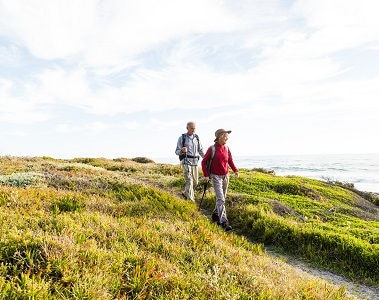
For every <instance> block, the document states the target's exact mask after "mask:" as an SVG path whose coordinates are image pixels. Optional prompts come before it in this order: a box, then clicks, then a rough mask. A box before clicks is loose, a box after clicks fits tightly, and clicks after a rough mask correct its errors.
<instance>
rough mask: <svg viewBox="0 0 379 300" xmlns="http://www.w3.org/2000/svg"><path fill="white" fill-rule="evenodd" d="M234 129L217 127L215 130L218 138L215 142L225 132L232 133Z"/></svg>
mask: <svg viewBox="0 0 379 300" xmlns="http://www.w3.org/2000/svg"><path fill="white" fill-rule="evenodd" d="M231 132H232V131H231V130H225V129H222V128H221V129H217V130H216V132H215V137H216V139H215V140H214V141H215V142H217V140H218V138H219V137H220V136H221V135H222V134H224V133H228V134H229V133H231Z"/></svg>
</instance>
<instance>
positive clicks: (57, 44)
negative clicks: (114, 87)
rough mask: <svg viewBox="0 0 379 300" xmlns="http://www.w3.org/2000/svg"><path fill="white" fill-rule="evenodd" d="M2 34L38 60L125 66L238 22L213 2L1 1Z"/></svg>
mask: <svg viewBox="0 0 379 300" xmlns="http://www.w3.org/2000/svg"><path fill="white" fill-rule="evenodd" d="M0 5H1V6H0V12H1V13H0V19H1V20H2V21H1V23H0V24H1V26H0V30H1V31H0V33H1V34H2V35H5V36H8V37H12V38H17V40H18V41H19V43H20V44H22V45H24V46H25V47H26V48H27V49H28V50H29V51H30V52H31V53H32V54H33V55H34V56H36V57H38V58H42V59H47V60H53V59H71V58H73V57H78V58H80V59H82V62H83V63H85V64H88V65H89V66H92V67H109V66H116V65H117V64H119V63H121V64H122V63H123V61H125V59H130V58H131V57H132V56H133V55H135V54H137V53H139V52H141V51H144V50H146V49H149V48H150V47H152V46H154V45H157V44H159V43H161V42H163V41H167V40H170V39H174V38H178V37H181V36H183V35H187V34H194V33H207V32H220V31H231V30H233V29H234V28H235V27H236V25H238V26H241V25H239V24H238V23H239V22H238V20H237V19H236V18H235V17H234V16H232V15H230V14H229V13H228V12H227V10H226V8H225V6H224V5H223V3H222V2H220V1H217V0H207V1H200V0H194V1H191V2H186V1H174V0H162V1H159V2H157V1H153V0H141V1H122V0H110V1H106V2H103V1H93V0H83V1H75V0H55V1H43V0H40V1H33V2H30V1H25V0H15V1H2V3H1V4H0Z"/></svg>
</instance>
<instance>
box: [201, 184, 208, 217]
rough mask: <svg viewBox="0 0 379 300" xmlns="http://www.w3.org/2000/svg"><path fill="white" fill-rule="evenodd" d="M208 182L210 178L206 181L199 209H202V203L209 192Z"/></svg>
mask: <svg viewBox="0 0 379 300" xmlns="http://www.w3.org/2000/svg"><path fill="white" fill-rule="evenodd" d="M208 183H209V180H208V181H206V182H204V191H203V196H201V200H200V203H199V210H200V209H201V204H202V203H203V200H204V196H205V193H206V192H207V188H208Z"/></svg>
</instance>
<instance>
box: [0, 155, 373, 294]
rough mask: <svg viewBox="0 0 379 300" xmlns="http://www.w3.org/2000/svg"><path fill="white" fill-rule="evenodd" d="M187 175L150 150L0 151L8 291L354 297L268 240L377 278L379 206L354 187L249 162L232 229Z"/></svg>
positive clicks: (1, 267)
mask: <svg viewBox="0 0 379 300" xmlns="http://www.w3.org/2000/svg"><path fill="white" fill-rule="evenodd" d="M182 184H183V179H182V173H181V169H180V167H179V166H174V165H165V164H155V163H153V162H151V161H150V160H148V159H144V158H136V159H134V160H129V159H125V158H119V159H115V160H109V159H104V158H77V159H72V160H60V159H53V158H49V157H41V158H37V157H36V158H24V157H1V158H0V237H1V238H0V299H349V296H348V295H347V294H346V291H345V288H344V287H336V286H333V285H331V284H329V283H326V282H325V281H323V280H320V279H318V278H315V277H312V276H310V275H308V274H306V273H303V272H300V271H298V270H296V269H294V268H292V267H291V266H289V265H287V264H286V263H285V262H283V261H282V260H279V259H277V258H273V257H271V256H269V255H267V254H266V253H265V250H264V249H265V248H264V244H271V245H276V246H277V247H281V248H282V249H283V251H286V252H289V253H294V254H296V255H299V256H302V257H306V258H308V259H309V261H311V262H313V263H314V264H316V265H321V266H323V267H325V268H328V269H332V270H333V271H335V272H338V273H341V274H345V275H348V276H350V277H352V278H354V279H356V280H361V281H366V282H368V283H370V284H373V285H377V283H378V280H377V279H378V277H377V276H378V274H377V272H378V269H379V268H377V267H378V252H377V250H378V235H379V234H378V219H377V216H378V211H377V207H376V206H375V205H374V204H373V203H372V202H369V201H367V200H365V199H363V198H362V196H360V195H358V194H356V193H354V191H351V190H349V189H345V188H344V187H340V186H337V185H333V184H328V183H324V182H320V181H316V180H310V179H305V178H300V177H291V178H286V177H279V176H273V175H270V174H265V173H262V172H256V171H249V170H241V178H240V179H239V180H235V179H232V180H231V184H230V189H229V195H230V197H228V199H227V201H228V202H227V206H228V207H227V209H228V213H229V218H230V219H231V221H232V224H233V225H234V226H233V227H234V228H235V229H236V232H235V233H231V234H230V233H225V232H224V231H222V230H221V229H220V228H219V227H217V226H216V225H215V224H214V223H211V222H210V220H209V219H208V217H207V216H205V215H204V214H203V213H202V212H203V211H199V210H198V208H197V206H196V204H194V203H190V202H189V201H185V200H182V199H180V198H179V197H178V196H177V195H179V194H180V190H181V185H182ZM200 195H201V194H200ZM213 205H214V195H213V193H207V194H206V197H205V199H204V201H203V202H202V207H203V208H204V209H206V210H208V212H209V211H210V210H211V209H212V208H213ZM337 229H338V230H337ZM350 261H351V263H350ZM365 278H366V279H365Z"/></svg>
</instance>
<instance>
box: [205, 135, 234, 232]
mask: <svg viewBox="0 0 379 300" xmlns="http://www.w3.org/2000/svg"><path fill="white" fill-rule="evenodd" d="M231 132H232V131H231V130H225V129H217V130H216V132H215V137H216V139H215V140H214V142H215V144H214V145H212V146H211V147H209V148H208V150H207V152H206V153H205V155H204V158H203V160H202V162H201V167H202V169H203V173H204V179H205V180H206V181H209V180H210V179H212V183H213V188H214V191H215V193H216V204H215V208H214V210H213V213H212V220H214V221H217V223H218V224H220V225H221V226H222V227H223V228H224V229H225V230H226V231H229V230H232V226H231V225H230V223H229V221H228V217H227V216H226V209H225V197H226V193H227V190H228V185H229V167H230V168H231V169H232V170H233V172H234V173H235V175H236V177H237V178H238V177H239V175H238V169H237V167H236V166H235V164H234V161H233V157H232V153H231V152H230V149H229V147H228V146H226V142H227V141H228V138H229V134H230V133H231Z"/></svg>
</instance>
